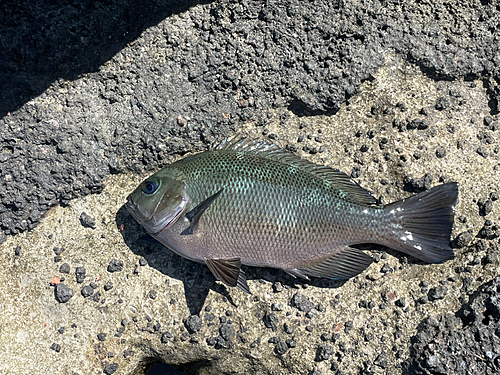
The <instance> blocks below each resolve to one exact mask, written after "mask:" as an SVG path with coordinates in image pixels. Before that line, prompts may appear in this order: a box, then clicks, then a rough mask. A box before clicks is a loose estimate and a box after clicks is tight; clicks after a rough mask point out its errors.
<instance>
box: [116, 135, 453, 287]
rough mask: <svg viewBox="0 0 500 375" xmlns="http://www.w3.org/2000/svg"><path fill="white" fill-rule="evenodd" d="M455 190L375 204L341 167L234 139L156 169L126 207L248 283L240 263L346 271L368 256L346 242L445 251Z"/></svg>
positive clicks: (419, 254) (164, 239) (176, 244)
mask: <svg viewBox="0 0 500 375" xmlns="http://www.w3.org/2000/svg"><path fill="white" fill-rule="evenodd" d="M457 196H458V185H457V184H456V183H448V184H443V185H440V186H437V187H435V188H433V189H430V190H429V191H427V192H423V193H421V194H419V195H417V196H414V197H411V198H408V199H406V200H403V201H400V202H395V203H393V204H390V205H387V206H382V205H378V204H377V200H376V199H375V198H374V197H373V196H372V195H371V194H370V193H369V192H368V191H367V190H365V189H363V188H361V187H360V186H359V185H358V184H357V183H356V182H354V181H353V180H352V179H351V178H350V177H349V176H347V175H346V174H344V173H342V172H340V171H337V170H334V169H331V168H328V167H325V166H319V165H316V164H313V163H310V162H308V161H306V160H303V159H300V158H299V157H297V156H295V155H292V154H289V153H287V152H286V151H284V150H282V149H280V148H278V147H277V146H274V145H270V144H266V143H262V142H257V141H251V140H245V139H239V140H233V141H229V142H225V143H223V144H221V145H219V146H218V147H216V148H215V149H212V150H209V151H206V152H203V153H200V154H196V155H191V156H188V157H186V158H184V159H181V160H179V161H177V162H175V163H172V164H170V165H169V166H167V167H165V168H164V169H162V170H160V171H158V172H157V173H155V174H154V175H152V176H151V177H149V178H148V179H146V180H145V181H144V182H143V183H142V184H141V185H140V186H139V187H138V188H137V189H136V190H135V191H134V192H133V193H132V194H130V196H129V198H128V202H127V205H126V207H127V209H128V210H129V211H130V212H131V214H132V215H133V216H134V217H135V218H136V219H137V220H138V221H139V222H140V223H141V224H142V225H143V226H144V227H145V228H146V230H147V231H148V232H149V233H150V234H151V235H152V236H153V237H154V238H155V239H157V240H158V241H160V242H161V243H163V244H164V245H166V246H167V247H168V248H170V249H171V250H173V251H175V252H177V253H178V254H180V255H182V256H184V257H186V258H188V259H191V260H194V261H198V262H204V263H206V264H207V265H208V267H209V268H210V270H211V271H212V272H213V273H214V275H215V276H216V277H217V278H218V279H220V280H222V281H223V282H225V283H226V284H228V285H230V286H238V287H240V288H241V289H243V290H245V291H249V288H248V285H247V283H246V280H245V277H244V273H243V271H242V270H241V268H240V266H241V264H245V265H249V266H265V267H273V268H279V269H283V270H284V271H286V272H288V273H290V274H292V275H293V276H298V277H302V278H308V277H309V276H314V277H327V278H331V279H345V278H349V277H352V276H354V275H356V274H358V273H360V272H362V271H363V270H364V269H365V268H366V267H367V266H368V265H369V264H370V263H371V261H372V260H371V258H370V257H369V256H368V255H366V254H365V253H364V252H362V251H360V250H358V249H355V248H352V247H350V246H351V245H355V244H360V243H368V242H369V243H377V244H381V245H384V246H388V247H392V248H394V249H397V250H400V251H403V252H405V253H407V254H410V255H412V256H415V257H416V258H419V259H422V260H425V261H428V262H434V263H436V262H443V261H445V260H447V259H450V258H451V257H452V256H453V252H452V250H451V248H450V246H449V241H450V235H451V229H452V225H453V217H454V213H455V209H454V207H455V204H456V201H457ZM422 222H425V223H426V224H427V226H424V225H422Z"/></svg>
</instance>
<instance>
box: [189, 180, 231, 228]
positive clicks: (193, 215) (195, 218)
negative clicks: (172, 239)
mask: <svg viewBox="0 0 500 375" xmlns="http://www.w3.org/2000/svg"><path fill="white" fill-rule="evenodd" d="M223 190H224V189H220V190H219V191H218V192H217V193H215V194H214V195H212V196H210V197H208V198H207V199H205V200H204V201H203V202H201V203H200V204H199V205H197V206H196V207H195V208H193V209H192V210H191V211H189V212H188V213H187V214H186V218H187V219H188V220H189V221H190V222H191V225H190V226H189V227H188V228H187V230H186V234H196V233H197V232H198V223H199V221H200V217H201V215H203V213H204V212H205V210H206V209H207V208H208V206H210V204H211V203H212V202H213V201H214V200H216V199H217V197H218V196H219V195H220V194H221V193H222V191H223Z"/></svg>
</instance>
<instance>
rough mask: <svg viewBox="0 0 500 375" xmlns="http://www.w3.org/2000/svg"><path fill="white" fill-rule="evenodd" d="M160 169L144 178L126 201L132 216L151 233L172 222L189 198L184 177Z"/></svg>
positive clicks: (164, 227)
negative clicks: (180, 177) (176, 176)
mask: <svg viewBox="0 0 500 375" xmlns="http://www.w3.org/2000/svg"><path fill="white" fill-rule="evenodd" d="M162 172H164V171H160V172H158V173H155V174H154V175H152V176H151V177H148V178H147V179H146V180H144V181H143V182H142V183H141V184H140V185H139V186H138V187H137V188H136V189H135V190H134V191H133V192H132V193H131V194H130V195H129V196H128V198H127V203H126V208H127V210H128V211H129V212H130V213H131V214H132V216H133V217H134V218H135V219H136V220H137V221H138V222H139V223H140V224H142V225H143V226H144V228H145V229H146V230H147V231H148V232H149V233H152V234H155V233H158V232H161V231H162V230H164V229H166V228H168V227H170V226H171V225H172V224H173V223H175V221H176V220H177V219H178V218H179V217H180V215H181V214H182V212H184V210H185V209H186V207H187V205H188V203H189V201H190V199H189V196H188V194H187V191H186V187H185V183H184V181H183V180H182V179H178V178H175V176H169V175H166V174H165V173H162Z"/></svg>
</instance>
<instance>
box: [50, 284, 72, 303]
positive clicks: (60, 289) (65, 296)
mask: <svg viewBox="0 0 500 375" xmlns="http://www.w3.org/2000/svg"><path fill="white" fill-rule="evenodd" d="M54 295H55V297H56V300H57V302H60V303H66V302H68V301H69V300H70V298H71V297H73V289H71V288H70V287H68V286H67V285H65V284H63V283H59V284H57V285H56V288H55V290H54Z"/></svg>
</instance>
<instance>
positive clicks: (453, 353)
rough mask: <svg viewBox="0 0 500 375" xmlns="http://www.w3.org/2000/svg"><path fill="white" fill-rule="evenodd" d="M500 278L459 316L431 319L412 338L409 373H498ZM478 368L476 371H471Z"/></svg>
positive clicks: (487, 285) (499, 361)
mask: <svg viewBox="0 0 500 375" xmlns="http://www.w3.org/2000/svg"><path fill="white" fill-rule="evenodd" d="M499 301H500V277H497V278H495V279H494V280H492V281H491V282H489V283H487V284H485V285H483V286H482V287H481V288H479V290H478V291H477V293H475V295H474V296H473V298H472V299H471V301H470V302H469V303H467V304H465V305H464V306H463V307H462V309H460V311H459V312H458V313H457V314H456V316H455V315H452V314H445V315H440V316H435V317H434V316H431V317H429V318H427V319H425V320H424V321H422V323H421V324H420V325H419V327H418V333H417V335H415V336H414V337H413V338H412V346H411V353H410V359H409V360H407V361H406V362H405V364H404V368H405V370H406V371H407V372H406V373H409V374H417V375H419V374H464V375H466V374H471V373H474V374H498V370H499V368H500V357H498V353H500V303H499ZM470 369H474V372H469V370H470Z"/></svg>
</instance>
